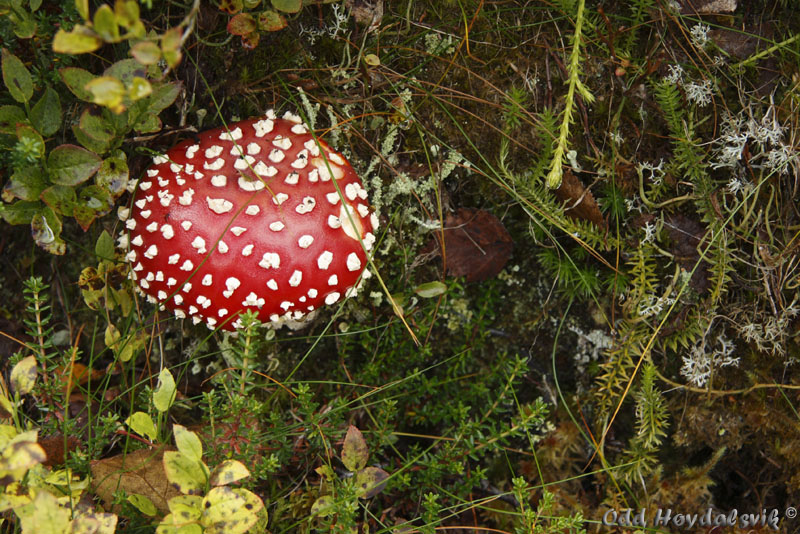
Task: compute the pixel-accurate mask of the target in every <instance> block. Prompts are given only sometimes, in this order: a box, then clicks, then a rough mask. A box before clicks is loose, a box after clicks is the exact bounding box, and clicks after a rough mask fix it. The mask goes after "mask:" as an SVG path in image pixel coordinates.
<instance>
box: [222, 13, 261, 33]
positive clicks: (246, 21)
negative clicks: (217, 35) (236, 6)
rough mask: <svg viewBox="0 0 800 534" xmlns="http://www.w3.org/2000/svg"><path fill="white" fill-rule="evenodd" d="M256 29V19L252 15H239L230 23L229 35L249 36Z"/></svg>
mask: <svg viewBox="0 0 800 534" xmlns="http://www.w3.org/2000/svg"><path fill="white" fill-rule="evenodd" d="M256 29H257V25H256V19H254V18H253V16H252V15H251V14H250V13H239V14H238V15H236V16H234V17H233V18H231V20H229V21H228V33H230V34H232V35H248V34H251V33H253V32H254V31H256Z"/></svg>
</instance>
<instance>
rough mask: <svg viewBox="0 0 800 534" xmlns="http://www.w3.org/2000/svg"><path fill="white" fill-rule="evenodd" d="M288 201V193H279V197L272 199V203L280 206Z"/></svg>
mask: <svg viewBox="0 0 800 534" xmlns="http://www.w3.org/2000/svg"><path fill="white" fill-rule="evenodd" d="M287 200H289V195H287V194H286V193H278V194H277V195H275V196H274V197H272V203H273V204H277V205H278V206H280V205H281V204H283V203H284V202H286V201H287Z"/></svg>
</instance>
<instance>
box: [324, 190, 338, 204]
mask: <svg viewBox="0 0 800 534" xmlns="http://www.w3.org/2000/svg"><path fill="white" fill-rule="evenodd" d="M325 198H326V199H327V200H328V202H329V203H330V204H331V205H332V206H335V205H336V203H337V202H339V193H337V192H336V191H332V192H330V193H327V194H326V195H325Z"/></svg>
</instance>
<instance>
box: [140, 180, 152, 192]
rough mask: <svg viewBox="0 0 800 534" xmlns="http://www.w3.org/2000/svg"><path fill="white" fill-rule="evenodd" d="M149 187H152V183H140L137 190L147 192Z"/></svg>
mask: <svg viewBox="0 0 800 534" xmlns="http://www.w3.org/2000/svg"><path fill="white" fill-rule="evenodd" d="M151 187H153V182H142V183H140V184H139V189H141V190H142V191H147V190H148V189H150V188H151Z"/></svg>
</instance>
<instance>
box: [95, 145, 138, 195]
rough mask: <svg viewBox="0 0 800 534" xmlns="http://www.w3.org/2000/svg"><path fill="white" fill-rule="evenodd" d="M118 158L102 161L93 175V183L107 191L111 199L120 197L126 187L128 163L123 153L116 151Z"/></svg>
mask: <svg viewBox="0 0 800 534" xmlns="http://www.w3.org/2000/svg"><path fill="white" fill-rule="evenodd" d="M117 153H118V156H111V157H108V158H106V159H104V160H103V164H102V165H100V168H99V169H98V170H97V174H95V175H94V183H95V184H97V185H98V187H101V188H103V189H104V190H106V191H108V193H109V194H110V195H111V196H112V197H113V198H118V197H119V196H120V195H122V194H123V193H124V192H125V191H126V188H127V186H128V177H129V176H130V171H129V170H128V162H127V161H126V160H125V153H124V152H122V151H118V152H117Z"/></svg>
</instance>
